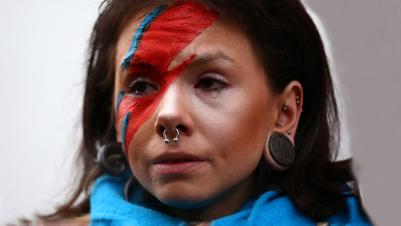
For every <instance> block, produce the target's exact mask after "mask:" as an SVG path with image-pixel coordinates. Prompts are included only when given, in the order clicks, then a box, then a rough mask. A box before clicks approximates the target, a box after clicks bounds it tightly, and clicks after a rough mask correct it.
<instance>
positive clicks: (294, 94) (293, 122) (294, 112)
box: [263, 81, 303, 171]
mask: <svg viewBox="0 0 401 226" xmlns="http://www.w3.org/2000/svg"><path fill="white" fill-rule="evenodd" d="M275 104H276V106H275V109H276V111H275V113H273V114H276V115H275V116H276V117H275V118H276V122H275V125H274V129H273V130H272V131H270V133H269V135H268V137H267V140H266V144H265V149H264V152H263V155H264V158H265V159H266V161H267V163H268V164H269V166H270V167H271V168H272V169H273V170H276V171H284V170H286V169H287V168H288V167H289V165H287V164H290V162H292V161H293V158H294V157H295V150H294V138H295V134H296V131H297V126H298V122H299V119H300V117H301V112H302V105H303V89H302V85H301V84H300V83H299V82H298V81H292V82H290V83H289V84H288V85H287V87H286V88H285V89H284V91H283V92H282V93H281V94H279V95H278V96H277V98H276V102H275ZM274 133H279V134H281V135H283V136H279V137H281V138H280V139H279V140H277V136H275V139H274V142H273V141H272V139H273V138H272V134H274ZM272 142H273V143H272ZM277 142H278V143H277ZM272 144H277V145H278V146H277V145H273V146H271V145H272ZM271 148H273V149H274V150H271ZM290 159H292V160H291V161H288V163H287V164H284V165H283V163H285V162H287V161H280V160H290Z"/></svg>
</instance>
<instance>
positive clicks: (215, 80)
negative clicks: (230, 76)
mask: <svg viewBox="0 0 401 226" xmlns="http://www.w3.org/2000/svg"><path fill="white" fill-rule="evenodd" d="M208 82H209V83H210V82H213V83H212V85H211V84H207V83H208ZM205 83H206V84H205ZM202 84H203V85H206V86H207V87H206V88H205V86H203V87H202ZM213 84H218V86H217V87H214V88H210V86H212V87H213ZM227 86H228V85H227V83H226V82H225V81H223V80H222V79H220V78H217V76H216V75H215V74H214V73H206V74H205V75H204V76H203V77H201V78H200V79H199V80H198V82H197V83H196V85H195V88H196V89H202V90H204V91H206V92H215V91H220V90H222V89H224V88H226V87H227Z"/></svg>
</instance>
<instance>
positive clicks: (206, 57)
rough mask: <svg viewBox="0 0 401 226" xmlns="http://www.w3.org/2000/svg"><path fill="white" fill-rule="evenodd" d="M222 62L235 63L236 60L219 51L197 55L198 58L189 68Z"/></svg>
mask: <svg viewBox="0 0 401 226" xmlns="http://www.w3.org/2000/svg"><path fill="white" fill-rule="evenodd" d="M221 60H223V61H228V62H230V63H235V61H234V59H232V58H231V57H229V56H228V55H226V54H225V53H224V52H223V51H221V50H219V51H210V52H204V53H199V54H196V58H195V59H194V60H193V61H192V62H191V64H190V65H189V67H191V66H194V65H199V64H205V63H208V62H213V61H221Z"/></svg>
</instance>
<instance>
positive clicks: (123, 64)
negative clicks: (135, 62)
mask: <svg viewBox="0 0 401 226" xmlns="http://www.w3.org/2000/svg"><path fill="white" fill-rule="evenodd" d="M165 8H166V6H164V5H161V6H158V7H156V8H154V9H153V10H152V11H151V12H150V13H149V14H148V15H147V16H146V17H145V18H144V19H143V21H142V23H141V24H140V25H139V28H138V29H137V31H136V32H135V35H134V38H133V39H132V43H131V46H130V48H129V50H128V52H127V54H126V55H125V57H124V59H123V61H122V62H121V65H120V66H121V67H122V68H127V67H128V66H129V65H130V61H131V59H132V57H133V56H134V54H135V51H136V49H137V48H138V45H139V42H140V41H141V39H142V36H143V33H144V32H145V31H146V29H147V28H148V26H149V25H150V24H151V23H152V21H153V20H154V19H155V18H156V17H157V16H158V15H159V14H160V13H161V12H162V11H163V10H164V9H165Z"/></svg>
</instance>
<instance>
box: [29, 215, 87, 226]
mask: <svg viewBox="0 0 401 226" xmlns="http://www.w3.org/2000/svg"><path fill="white" fill-rule="evenodd" d="M89 223H90V216H89V214H87V215H83V216H81V217H74V218H67V219H63V220H58V221H42V220H39V221H37V222H36V224H32V225H30V226H72V225H74V226H88V225H89Z"/></svg>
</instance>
